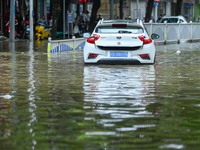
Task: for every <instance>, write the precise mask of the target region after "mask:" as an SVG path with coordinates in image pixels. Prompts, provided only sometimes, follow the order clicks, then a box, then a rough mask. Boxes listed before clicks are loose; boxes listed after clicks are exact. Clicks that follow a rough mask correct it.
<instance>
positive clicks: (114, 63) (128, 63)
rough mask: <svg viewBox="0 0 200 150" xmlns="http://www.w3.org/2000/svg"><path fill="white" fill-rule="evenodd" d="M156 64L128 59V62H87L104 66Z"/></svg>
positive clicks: (104, 60)
mask: <svg viewBox="0 0 200 150" xmlns="http://www.w3.org/2000/svg"><path fill="white" fill-rule="evenodd" d="M154 63H155V62H150V61H149V62H145V63H144V62H142V63H141V62H140V61H139V60H137V59H128V60H127V59H126V60H117V59H116V60H108V59H100V60H98V61H97V62H85V64H103V65H145V64H149V65H150V64H154Z"/></svg>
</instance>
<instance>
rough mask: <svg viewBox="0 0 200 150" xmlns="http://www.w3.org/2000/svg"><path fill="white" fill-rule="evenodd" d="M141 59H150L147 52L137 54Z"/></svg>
mask: <svg viewBox="0 0 200 150" xmlns="http://www.w3.org/2000/svg"><path fill="white" fill-rule="evenodd" d="M139 56H140V57H141V58H142V59H147V60H150V57H149V54H140V55H139Z"/></svg>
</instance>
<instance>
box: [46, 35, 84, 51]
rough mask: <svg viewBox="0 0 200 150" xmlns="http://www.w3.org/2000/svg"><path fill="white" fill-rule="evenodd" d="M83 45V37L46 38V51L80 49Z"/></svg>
mask: <svg viewBox="0 0 200 150" xmlns="http://www.w3.org/2000/svg"><path fill="white" fill-rule="evenodd" d="M84 45H85V38H72V39H65V40H51V38H49V39H48V46H47V52H48V53H57V52H63V51H70V50H82V49H83V47H84Z"/></svg>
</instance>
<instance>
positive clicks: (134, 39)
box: [84, 23, 155, 64]
mask: <svg viewBox="0 0 200 150" xmlns="http://www.w3.org/2000/svg"><path fill="white" fill-rule="evenodd" d="M154 60H155V46H154V42H153V40H152V39H151V38H149V36H148V34H147V33H146V31H145V29H144V28H143V27H142V26H141V25H139V24H132V23H131V24H125V23H105V24H101V25H99V26H97V27H96V28H95V30H94V32H93V34H92V36H91V37H89V38H88V39H87V41H86V44H85V47H84V62H85V63H97V64H153V63H154Z"/></svg>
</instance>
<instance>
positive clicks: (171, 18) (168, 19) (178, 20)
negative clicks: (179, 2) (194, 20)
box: [159, 16, 187, 23]
mask: <svg viewBox="0 0 200 150" xmlns="http://www.w3.org/2000/svg"><path fill="white" fill-rule="evenodd" d="M159 23H187V20H186V19H185V17H183V16H164V17H162V18H161V19H160V21H159Z"/></svg>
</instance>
